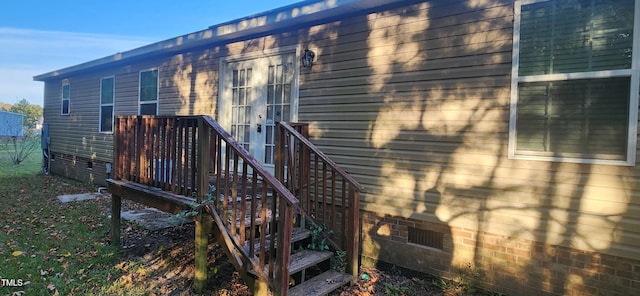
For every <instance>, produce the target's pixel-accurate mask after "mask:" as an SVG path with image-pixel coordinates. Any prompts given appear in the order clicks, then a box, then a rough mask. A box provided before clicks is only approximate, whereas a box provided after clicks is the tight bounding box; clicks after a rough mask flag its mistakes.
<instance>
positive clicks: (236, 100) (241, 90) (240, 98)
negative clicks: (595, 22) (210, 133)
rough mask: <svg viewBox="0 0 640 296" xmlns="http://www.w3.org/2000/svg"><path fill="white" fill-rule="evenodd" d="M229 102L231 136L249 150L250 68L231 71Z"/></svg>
mask: <svg viewBox="0 0 640 296" xmlns="http://www.w3.org/2000/svg"><path fill="white" fill-rule="evenodd" d="M232 75H233V83H232V87H231V88H232V96H233V98H232V100H231V110H232V112H231V135H232V136H233V138H235V139H236V141H238V143H240V145H241V146H243V147H245V148H246V149H247V150H248V149H249V142H250V140H251V106H250V105H249V104H250V103H251V101H252V98H251V95H252V92H251V85H250V84H249V83H250V82H251V75H252V69H251V68H244V69H235V70H233V73H232Z"/></svg>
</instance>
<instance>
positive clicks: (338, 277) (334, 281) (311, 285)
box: [288, 270, 353, 296]
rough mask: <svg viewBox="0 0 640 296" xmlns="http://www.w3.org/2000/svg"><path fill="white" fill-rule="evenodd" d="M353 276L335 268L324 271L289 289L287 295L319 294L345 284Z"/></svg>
mask: <svg viewBox="0 0 640 296" xmlns="http://www.w3.org/2000/svg"><path fill="white" fill-rule="evenodd" d="M352 278H353V276H352V275H349V274H346V273H342V272H338V271H335V270H329V271H325V272H323V273H321V274H319V275H317V276H315V277H314V278H312V279H310V280H307V281H305V282H303V283H301V284H299V285H296V286H295V287H292V288H290V289H289V294H288V295H289V296H321V295H327V294H329V293H331V292H333V291H334V290H336V289H338V288H340V287H342V286H343V285H346V284H347V283H348V282H350V281H351V279H352Z"/></svg>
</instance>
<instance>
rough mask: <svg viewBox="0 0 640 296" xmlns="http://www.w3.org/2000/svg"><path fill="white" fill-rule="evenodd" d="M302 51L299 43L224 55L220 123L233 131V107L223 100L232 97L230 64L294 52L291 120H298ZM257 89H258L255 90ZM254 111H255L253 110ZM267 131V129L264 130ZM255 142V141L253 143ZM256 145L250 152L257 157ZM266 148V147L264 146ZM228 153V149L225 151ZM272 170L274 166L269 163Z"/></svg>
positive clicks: (220, 63) (217, 110)
mask: <svg viewBox="0 0 640 296" xmlns="http://www.w3.org/2000/svg"><path fill="white" fill-rule="evenodd" d="M300 53H301V48H300V47H299V46H298V45H292V46H284V47H279V48H274V49H268V50H262V51H256V52H250V53H243V54H237V55H231V56H226V57H222V58H220V60H219V65H218V66H219V71H218V73H219V76H218V98H217V102H216V105H217V106H216V121H218V123H220V125H221V126H222V127H223V128H224V129H225V130H227V131H229V132H230V131H231V112H227V110H229V108H230V107H231V102H226V101H223V98H225V97H227V98H230V95H229V94H227V93H226V91H227V89H226V86H227V84H228V82H229V79H230V78H231V76H229V75H230V73H228V72H229V71H227V70H228V64H230V63H237V62H248V61H252V60H258V59H260V58H271V57H278V56H283V55H289V54H293V55H294V56H293V69H294V71H293V78H292V79H293V81H292V86H291V88H292V89H291V121H293V122H296V121H298V108H299V77H300ZM254 91H256V90H254ZM254 108H255V107H254ZM252 112H254V111H253V110H252ZM254 120H255V118H251V122H250V126H251V129H252V134H253V133H254V131H253V129H255V128H256V124H255V122H254ZM263 132H265V131H263ZM252 144H253V143H252ZM255 145H262V146H264V143H256V144H255ZM255 145H253V146H250V149H249V150H250V151H249V153H250V154H251V155H252V156H254V157H255V155H256V153H255V150H254V149H255V148H256V147H255ZM262 150H264V148H262ZM224 153H226V151H225V152H224ZM256 160H257V161H258V162H260V163H261V164H264V157H262V159H260V158H257V157H256ZM269 167H270V168H271V169H270V170H272V166H271V165H269Z"/></svg>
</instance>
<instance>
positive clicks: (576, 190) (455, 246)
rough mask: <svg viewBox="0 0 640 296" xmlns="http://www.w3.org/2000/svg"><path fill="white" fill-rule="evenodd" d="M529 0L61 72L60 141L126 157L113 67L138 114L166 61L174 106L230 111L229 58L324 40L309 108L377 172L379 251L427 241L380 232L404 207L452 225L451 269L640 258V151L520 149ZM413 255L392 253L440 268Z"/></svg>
mask: <svg viewBox="0 0 640 296" xmlns="http://www.w3.org/2000/svg"><path fill="white" fill-rule="evenodd" d="M513 8H514V7H513V1H510V0H495V1H463V0H457V1H444V0H442V1H425V2H423V3H419V4H413V5H408V6H405V7H400V8H395V9H391V10H387V11H380V12H376V13H371V14H368V15H359V16H350V17H348V18H345V19H344V20H340V21H332V22H328V23H324V24H316V25H314V26H312V27H305V28H295V29H293V28H292V29H291V30H290V31H289V32H280V33H278V34H275V35H269V36H264V37H260V38H256V39H252V40H245V41H238V42H235V43H231V44H212V45H211V46H206V47H203V48H200V49H194V50H190V51H185V52H182V53H180V54H174V55H171V56H164V57H160V56H159V57H156V58H153V59H149V60H142V61H135V62H131V63H129V64H121V65H118V66H114V67H113V68H108V69H101V70H99V71H97V72H96V73H93V72H92V73H88V74H86V73H85V74H82V75H79V76H78V77H61V78H68V79H69V81H70V84H71V114H70V116H61V115H60V107H61V106H60V90H61V81H60V80H55V81H54V80H52V81H49V82H47V83H46V85H45V96H46V99H45V118H46V123H49V124H50V125H51V127H50V130H51V135H52V149H53V150H54V151H59V152H64V153H67V154H70V155H77V156H79V157H86V158H91V157H94V156H95V157H96V158H97V159H99V160H103V161H105V162H108V161H110V158H111V149H112V146H111V136H110V135H108V134H107V135H105V134H99V133H98V132H97V131H98V106H99V102H98V95H99V83H100V78H101V77H104V76H114V77H115V83H116V91H115V103H114V104H115V108H114V111H115V115H116V116H117V115H132V114H137V110H138V78H139V71H141V70H148V69H151V68H158V70H159V77H160V81H159V102H158V104H159V109H158V114H160V115H188V114H207V115H211V116H213V117H214V118H215V116H216V114H217V113H218V112H219V111H218V110H217V102H218V100H224V99H225V98H218V97H217V96H218V83H219V73H218V71H219V67H220V64H219V63H220V60H221V58H228V57H233V58H237V57H239V56H241V55H243V54H260V53H262V54H264V53H265V52H268V51H270V50H274V49H277V48H282V47H286V46H297V47H298V49H299V50H303V49H305V48H309V49H311V50H313V51H314V52H315V53H316V63H315V65H314V66H313V68H311V69H300V77H299V92H298V94H299V101H298V103H299V106H298V121H300V122H307V123H309V124H310V132H311V140H312V141H313V142H314V143H316V144H317V145H318V146H319V147H320V148H321V150H322V151H324V152H325V153H326V154H327V155H329V156H330V157H332V159H333V160H334V161H336V162H337V163H338V164H340V165H341V166H343V167H344V168H345V169H346V170H347V171H348V172H350V173H351V174H352V175H353V176H354V177H355V178H356V179H357V180H358V181H359V182H361V183H362V184H363V185H364V186H365V192H364V193H363V195H362V196H361V201H362V203H361V205H362V209H363V216H364V217H368V218H366V219H365V218H363V229H362V238H363V239H362V242H363V244H362V249H363V252H364V256H373V255H372V254H371V253H374V252H375V251H376V250H377V251H379V252H380V254H384V252H386V251H385V250H382V249H383V248H384V247H387V248H390V249H391V250H395V248H403V249H407V250H408V251H407V252H411V253H412V254H413V253H415V254H424V252H422V251H421V249H419V247H416V246H413V245H410V244H407V243H406V241H403V239H405V238H402V237H398V236H394V237H390V238H388V241H383V240H382V239H381V237H380V236H376V232H375V229H374V227H377V226H379V225H378V224H380V223H386V222H387V221H390V220H393V221H396V220H397V221H396V222H393V223H391V224H393V227H396V228H402V227H405V228H402V230H401V231H405V232H406V226H407V225H413V226H420V227H422V228H427V229H430V228H434V229H438V231H441V230H442V231H443V232H445V237H446V238H445V239H446V240H448V241H445V243H446V244H448V245H447V246H445V248H444V249H445V250H444V251H443V252H442V253H438V252H439V251H438V252H436V255H433V254H431V255H430V256H436V257H437V256H440V255H442V254H446V255H447V256H448V257H446V256H445V257H443V258H444V259H442V260H443V261H441V263H440V264H442V265H443V266H444V267H442V266H440V267H437V268H436V267H433V270H436V271H437V272H439V273H441V274H444V275H452V273H451V272H452V270H453V269H452V268H454V267H461V266H465V264H467V263H469V262H472V263H474V264H477V265H478V266H481V267H482V268H485V269H487V270H488V269H491V268H493V269H500V270H501V272H504V270H507V269H510V268H511V269H513V270H515V271H514V272H511V273H509V274H525V275H533V278H535V277H536V276H537V277H542V276H543V275H541V273H543V272H547V271H550V270H551V268H547V267H545V268H546V269H544V270H543V271H541V272H539V270H538V269H536V268H538V266H542V265H544V264H546V265H549V264H552V263H553V264H555V263H557V262H552V263H549V261H544V260H555V259H548V258H547V257H545V259H540V258H539V257H540V256H547V255H546V254H544V251H546V250H557V249H562V250H570V252H575V253H579V254H588V255H589V256H594V258H595V257H597V258H600V257H599V256H600V254H606V255H607V256H618V257H622V259H620V258H617V259H616V260H623V259H624V258H640V188H639V187H640V185H638V184H640V168H639V167H638V166H637V165H636V166H633V167H624V166H615V165H596V164H577V163H566V162H549V161H526V160H513V159H509V158H508V142H509V135H508V134H509V107H510V93H511V89H510V84H511V70H512V68H511V67H512V64H511V56H512V39H513V19H514V15H513ZM83 137H85V138H86V139H87V143H88V144H86V145H83V144H82V143H83V141H82V138H83ZM638 150H639V151H640V148H638ZM60 166H61V167H63V166H62V165H60ZM64 167H65V168H66V169H71V168H72V166H71V165H70V164H65V165H64ZM99 167H100V166H99ZM94 170H95V169H94ZM98 175H99V174H98ZM99 176H101V175H99ZM376 219H379V220H380V221H382V222H380V221H378V220H376ZM365 220H366V221H365ZM367 227H369V228H367ZM447 229H448V230H449V231H451V232H453V234H451V233H450V234H447V233H446V230H447ZM398 232H399V231H398ZM402 233H404V232H402ZM495 237H500V238H499V239H498V238H495ZM500 239H502V240H504V243H505V244H507V243H513V244H519V246H520V247H519V249H518V252H521V253H526V255H518V256H519V257H517V260H515V259H514V261H507V262H505V261H504V260H502V261H500V260H501V259H499V258H498V259H495V258H494V257H496V256H501V255H504V254H502V253H499V252H497V251H495V249H497V248H500V247H501V246H496V245H499V244H500V243H496V241H500ZM389 241H391V242H389ZM549 246H553V247H549ZM558 246H560V247H558ZM376 248H377V249H376ZM502 248H504V247H502ZM549 252H551V251H549ZM568 252H569V251H568ZM541 253H542V255H540V254H541ZM572 254H573V253H572ZM403 255H404V253H403V254H395V253H393V252H389V254H388V256H389V257H386V258H384V256H382V255H381V259H380V260H383V259H388V260H392V261H393V260H396V261H397V262H392V263H403V262H405V263H407V264H405V266H410V267H415V268H418V269H420V268H425V269H429V268H432V267H431V266H428V267H423V266H424V265H425V264H418V263H416V262H415V260H414V259H415V258H413V257H411V258H404V259H402V258H401V257H402V256H403ZM572 256H573V255H572ZM494 259H495V260H496V261H492V260H494ZM444 261H446V262H444ZM419 262H422V261H419ZM415 264H418V265H417V266H416V265H415ZM514 264H516V265H514ZM514 266H515V267H514ZM568 266H569V264H566V265H563V266H562V268H567V269H568V268H569V267H568ZM531 268H533V269H535V270H533V271H531V270H530V269H531ZM571 268H573V267H571ZM503 269H504V270H503ZM429 270H430V271H433V270H431V269H429ZM598 272H601V271H598ZM596 277H597V276H596ZM502 278H503V279H510V277H509V276H502ZM585 278H586V277H585ZM488 282H491V283H493V284H496V283H499V282H500V280H492V281H488ZM504 282H509V280H505V281H504ZM512 282H516V281H512ZM524 282H527V280H526V279H525V280H524ZM541 282H542V281H541ZM527 283H528V282H527ZM536 288H539V287H534V288H533V289H532V290H528V291H537V290H536ZM515 291H517V290H515Z"/></svg>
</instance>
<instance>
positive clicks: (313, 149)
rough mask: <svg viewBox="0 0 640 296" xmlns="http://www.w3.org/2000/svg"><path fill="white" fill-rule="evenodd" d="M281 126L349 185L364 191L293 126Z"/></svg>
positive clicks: (286, 124)
mask: <svg viewBox="0 0 640 296" xmlns="http://www.w3.org/2000/svg"><path fill="white" fill-rule="evenodd" d="M279 124H280V126H281V127H282V128H283V129H285V130H286V131H287V132H288V133H289V134H290V135H291V136H292V137H295V138H296V140H298V141H300V142H302V144H304V145H305V146H306V147H307V149H310V150H311V152H312V153H315V154H317V155H318V156H319V157H320V158H321V159H322V160H323V161H324V162H326V163H327V164H328V165H329V166H330V167H331V168H333V169H334V170H336V171H337V172H338V173H339V174H340V175H341V176H342V177H343V178H345V179H346V180H348V181H349V183H350V184H351V185H352V186H353V187H354V188H356V189H357V190H359V191H363V190H364V186H362V185H360V183H359V182H358V181H356V179H354V178H353V177H352V176H351V175H349V174H348V173H347V172H346V171H344V170H343V169H342V168H341V167H340V166H339V165H337V164H336V163H335V162H334V161H333V160H331V158H329V157H328V156H327V155H326V154H324V152H322V150H320V149H319V148H318V147H317V146H316V145H315V144H313V143H311V141H309V139H307V138H305V137H304V136H303V135H301V134H300V133H299V132H298V131H296V130H295V129H294V128H293V127H292V126H291V125H289V124H288V123H286V122H280V123H279Z"/></svg>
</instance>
